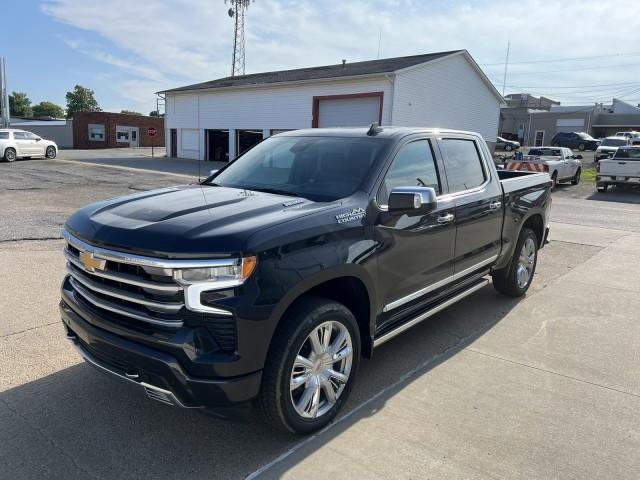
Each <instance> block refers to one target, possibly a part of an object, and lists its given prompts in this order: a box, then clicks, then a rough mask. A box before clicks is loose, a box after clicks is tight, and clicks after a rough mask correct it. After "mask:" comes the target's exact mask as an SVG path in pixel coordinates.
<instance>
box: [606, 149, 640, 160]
mask: <svg viewBox="0 0 640 480" xmlns="http://www.w3.org/2000/svg"><path fill="white" fill-rule="evenodd" d="M613 158H624V159H625V160H638V161H640V148H619V149H618V151H617V152H616V154H615V155H614V157H613Z"/></svg>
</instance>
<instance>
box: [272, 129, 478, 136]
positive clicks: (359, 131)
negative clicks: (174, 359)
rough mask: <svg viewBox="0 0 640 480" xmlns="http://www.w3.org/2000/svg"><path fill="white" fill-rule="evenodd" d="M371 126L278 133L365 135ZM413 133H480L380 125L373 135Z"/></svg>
mask: <svg viewBox="0 0 640 480" xmlns="http://www.w3.org/2000/svg"><path fill="white" fill-rule="evenodd" d="M370 128H371V127H369V126H367V127H336V128H304V129H300V130H290V131H288V132H282V133H278V134H277V135H278V136H279V137H280V136H283V137H285V136H286V137H303V136H304V137H367V136H368V135H367V132H369V129H370ZM413 133H430V134H436V135H437V134H441V133H464V134H468V135H475V136H477V137H480V138H481V135H480V134H478V133H475V132H467V131H463V130H452V129H449V128H444V129H443V128H426V127H393V126H380V127H378V128H377V129H376V133H375V135H372V137H378V138H400V137H404V136H406V135H410V134H413Z"/></svg>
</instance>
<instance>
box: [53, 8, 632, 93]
mask: <svg viewBox="0 0 640 480" xmlns="http://www.w3.org/2000/svg"><path fill="white" fill-rule="evenodd" d="M228 8H229V7H228V5H225V4H224V3H223V2H222V0H217V1H216V0H175V1H154V2H147V3H145V4H141V3H140V2H131V1H125V0H115V1H111V2H109V5H108V6H105V2H104V1H103V0H101V1H98V0H50V1H49V2H48V3H46V4H44V5H43V10H44V12H45V13H47V14H48V15H50V16H51V17H53V18H55V19H57V20H58V21H61V22H64V23H67V24H70V25H72V26H74V27H77V28H79V29H82V30H88V31H91V32H94V33H97V34H98V35H100V36H101V37H102V38H104V39H105V40H106V41H107V42H108V43H109V44H112V45H113V46H115V47H117V49H116V50H114V51H118V52H124V54H125V56H126V58H121V56H120V55H116V54H115V53H106V52H105V51H104V49H102V50H101V49H98V48H91V47H86V46H81V44H75V46H74V48H76V50H78V51H81V52H83V53H84V54H87V55H90V56H92V57H93V58H96V59H98V60H100V61H102V62H105V63H107V64H109V65H112V66H114V67H115V68H116V69H118V70H119V71H120V72H121V73H122V74H123V75H124V76H125V77H128V78H125V80H122V82H121V85H120V86H119V87H118V89H119V90H121V91H125V92H126V95H128V96H129V99H130V100H132V101H138V102H143V101H144V103H145V104H148V103H149V98H152V95H153V92H154V91H157V90H160V89H164V88H171V87H176V86H179V85H182V84H187V83H195V82H201V81H206V80H210V79H213V78H219V77H223V76H227V75H228V74H229V69H230V59H231V41H232V25H233V22H232V20H231V19H230V18H229V17H228V16H227V9H228ZM639 26H640V2H638V1H637V0H616V1H615V2H614V1H607V0H582V1H578V0H564V1H563V2H549V1H543V0H521V1H520V2H518V3H517V4H515V3H513V2H512V1H507V0H495V1H491V2H489V1H467V2H439V3H438V4H437V5H436V4H432V3H431V2H417V1H409V0H395V1H393V0H391V1H382V0H378V1H375V2H368V1H362V0H355V1H349V2H345V1H341V0H326V1H311V0H303V1H297V2H294V1H282V2H276V1H269V0H257V1H256V2H255V3H252V4H251V5H250V7H249V11H248V15H247V25H246V45H247V46H246V51H247V73H251V72H260V71H266V70H278V69H286V68H296V67H305V66H313V65H322V64H331V63H339V62H340V60H341V59H342V58H346V59H347V60H348V61H358V60H367V59H372V58H375V57H376V55H377V51H378V34H379V31H380V29H382V56H383V57H389V56H400V55H411V54H418V53H425V52H432V51H442V50H452V49H458V48H466V49H468V50H469V51H470V52H471V54H472V55H473V56H474V58H476V60H477V61H478V62H479V63H498V62H500V61H501V60H502V59H503V58H504V55H505V50H506V42H507V36H510V39H511V60H512V61H513V62H517V61H519V60H530V59H548V58H565V57H580V56H592V55H608V54H613V53H618V52H629V51H635V50H640V47H639V46H640V28H638V27H639ZM67 43H68V44H70V43H69V41H67ZM71 45H72V46H73V42H71ZM608 64H611V65H620V64H623V65H625V66H623V67H616V68H615V69H607V68H591V69H587V68H588V67H602V66H606V65H608ZM571 68H575V69H576V70H575V71H574V72H554V71H555V70H563V69H564V70H567V69H571ZM579 68H584V70H578V69H579ZM485 70H486V72H487V73H488V75H489V76H490V77H491V78H492V79H493V80H494V81H495V82H496V83H501V82H502V67H501V66H499V65H498V66H487V67H486V68H485ZM543 71H550V72H551V73H545V74H542V73H540V72H543ZM625 81H628V82H632V81H640V55H639V56H630V57H622V58H620V57H614V58H612V59H611V60H607V59H599V60H590V61H582V62H579V61H576V62H570V63H551V64H529V65H523V64H517V63H514V64H512V65H511V66H510V76H509V77H508V81H507V84H508V85H514V86H534V87H538V86H540V85H549V86H570V85H589V84H601V83H619V82H625ZM125 86H126V87H127V88H126V89H124V88H123V87H125ZM114 88H115V86H114ZM131 89H135V92H132V90H131ZM507 90H508V91H509V90H521V89H520V88H518V87H514V88H508V89H507ZM528 90H530V91H531V92H532V93H545V91H547V90H545V88H542V87H541V88H528ZM619 90H620V91H621V92H622V93H624V91H623V90H622V89H619ZM628 90H630V89H627V91H628ZM548 91H550V92H552V91H553V92H555V93H557V92H558V91H560V92H564V91H565V90H563V89H562V88H560V89H558V88H555V89H554V90H548ZM577 91H578V92H580V90H577ZM613 92H614V88H613V87H612V88H610V89H609V90H606V89H604V88H602V89H601V90H598V91H592V92H590V98H591V97H595V96H598V95H603V96H604V95H610V94H611V93H613ZM632 96H633V95H632ZM556 97H560V95H556ZM587 97H589V96H588V95H587V96H585V97H581V96H580V95H579V94H576V93H574V94H572V95H569V94H566V95H565V96H564V98H562V99H564V100H567V101H582V99H583V98H587ZM605 98H606V97H605ZM635 98H640V94H637V95H636V96H635ZM144 99H146V100H144Z"/></svg>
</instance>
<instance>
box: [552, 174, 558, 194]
mask: <svg viewBox="0 0 640 480" xmlns="http://www.w3.org/2000/svg"><path fill="white" fill-rule="evenodd" d="M557 186H558V172H553V175H551V191H552V192H553V191H554V190H555V189H556V187H557Z"/></svg>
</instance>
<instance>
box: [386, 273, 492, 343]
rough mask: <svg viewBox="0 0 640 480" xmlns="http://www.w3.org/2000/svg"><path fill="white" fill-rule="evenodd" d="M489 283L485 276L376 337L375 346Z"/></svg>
mask: <svg viewBox="0 0 640 480" xmlns="http://www.w3.org/2000/svg"><path fill="white" fill-rule="evenodd" d="M488 283H489V279H487V278H483V279H482V281H481V282H480V283H476V284H475V285H473V286H472V287H470V288H468V289H467V290H464V291H463V292H460V293H458V294H457V295H455V296H454V297H452V298H450V299H449V300H446V301H444V302H442V303H440V304H438V305H436V306H435V307H433V308H432V309H431V310H428V311H426V312H424V313H422V314H420V315H418V316H417V317H415V318H414V319H412V320H409V321H408V322H405V323H403V324H402V325H400V326H399V327H396V328H395V329H394V330H391V331H390V332H387V333H385V334H384V335H382V336H380V337H379V338H376V339H374V340H373V346H374V348H375V347H379V346H380V345H382V344H383V343H385V342H386V341H388V340H391V339H392V338H393V337H395V336H396V335H400V334H401V333H403V332H405V331H407V330H409V329H410V328H411V327H413V326H415V325H417V324H418V323H420V322H421V321H423V320H426V319H427V318H429V317H430V316H432V315H435V314H436V313H438V312H440V311H442V310H444V309H445V308H447V307H449V306H451V305H453V304H454V303H456V302H457V301H458V300H462V299H463V298H464V297H466V296H468V295H471V294H472V293H473V292H475V291H477V290H480V289H481V288H482V287H484V286H485V285H487V284H488Z"/></svg>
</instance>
